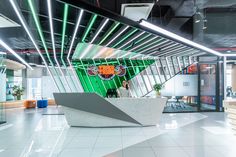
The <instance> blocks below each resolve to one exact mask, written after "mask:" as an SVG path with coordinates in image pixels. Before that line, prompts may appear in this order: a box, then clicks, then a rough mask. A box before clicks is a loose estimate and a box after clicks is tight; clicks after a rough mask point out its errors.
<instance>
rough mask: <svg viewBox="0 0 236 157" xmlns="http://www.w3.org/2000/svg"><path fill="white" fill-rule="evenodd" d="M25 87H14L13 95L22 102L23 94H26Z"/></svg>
mask: <svg viewBox="0 0 236 157" xmlns="http://www.w3.org/2000/svg"><path fill="white" fill-rule="evenodd" d="M24 90H25V89H24V87H20V86H16V85H14V86H13V93H12V95H13V96H14V97H16V100H20V99H21V96H22V95H23V93H24Z"/></svg>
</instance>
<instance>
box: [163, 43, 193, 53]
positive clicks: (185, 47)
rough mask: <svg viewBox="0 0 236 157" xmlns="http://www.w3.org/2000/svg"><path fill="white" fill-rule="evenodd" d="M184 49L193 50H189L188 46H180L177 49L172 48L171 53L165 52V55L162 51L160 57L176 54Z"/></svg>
mask: <svg viewBox="0 0 236 157" xmlns="http://www.w3.org/2000/svg"><path fill="white" fill-rule="evenodd" d="M182 49H191V48H188V47H187V46H182V45H179V46H176V47H175V48H172V49H171V50H170V51H165V52H164V53H163V52H162V51H161V53H160V54H159V55H161V56H164V55H166V54H170V53H172V52H176V51H177V50H182Z"/></svg>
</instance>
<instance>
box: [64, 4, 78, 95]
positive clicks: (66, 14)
mask: <svg viewBox="0 0 236 157" xmlns="http://www.w3.org/2000/svg"><path fill="white" fill-rule="evenodd" d="M68 11H69V5H68V4H65V5H64V15H63V27H62V41H61V61H62V64H63V66H64V67H65V68H66V72H67V74H68V75H69V78H70V80H71V81H70V82H72V84H73V86H74V90H75V91H76V85H75V82H74V80H73V79H72V77H71V75H70V72H69V70H68V69H67V66H66V63H65V61H64V45H65V34H66V23H67V18H68ZM66 79H67V78H66ZM68 86H69V88H70V90H71V91H72V89H71V87H70V85H69V83H68Z"/></svg>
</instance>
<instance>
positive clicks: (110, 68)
mask: <svg viewBox="0 0 236 157" xmlns="http://www.w3.org/2000/svg"><path fill="white" fill-rule="evenodd" d="M126 69H127V67H126V66H123V65H116V66H114V65H99V66H89V67H88V69H87V73H88V75H89V76H96V75H98V76H99V77H100V78H101V79H103V80H111V79H113V78H114V77H115V75H117V76H119V77H122V76H124V75H125V74H126Z"/></svg>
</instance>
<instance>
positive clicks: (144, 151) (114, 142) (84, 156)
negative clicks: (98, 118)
mask: <svg viewBox="0 0 236 157" xmlns="http://www.w3.org/2000/svg"><path fill="white" fill-rule="evenodd" d="M47 112H48V113H57V112H58V110H57V108H54V107H50V108H48V109H46V110H42V109H40V110H24V109H10V110H7V120H8V123H7V124H5V126H0V157H28V156H33V157H47V156H48V157H74V156H75V157H101V156H110V157H111V156H112V157H114V156H117V157H133V156H134V157H152V156H153V157H171V156H175V157H178V156H180V157H219V156H224V157H233V156H234V157H235V156H236V151H235V149H233V146H234V147H235V145H236V139H235V137H234V136H233V135H232V133H231V131H230V130H229V126H228V125H227V123H226V121H225V115H224V113H203V114H200V113H183V114H163V116H162V119H161V122H160V125H159V126H153V127H135V128H132V127H130V128H129V127H126V128H74V127H72V128H70V127H69V126H68V125H67V123H66V120H65V117H64V115H42V113H47ZM219 122H220V123H219Z"/></svg>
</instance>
